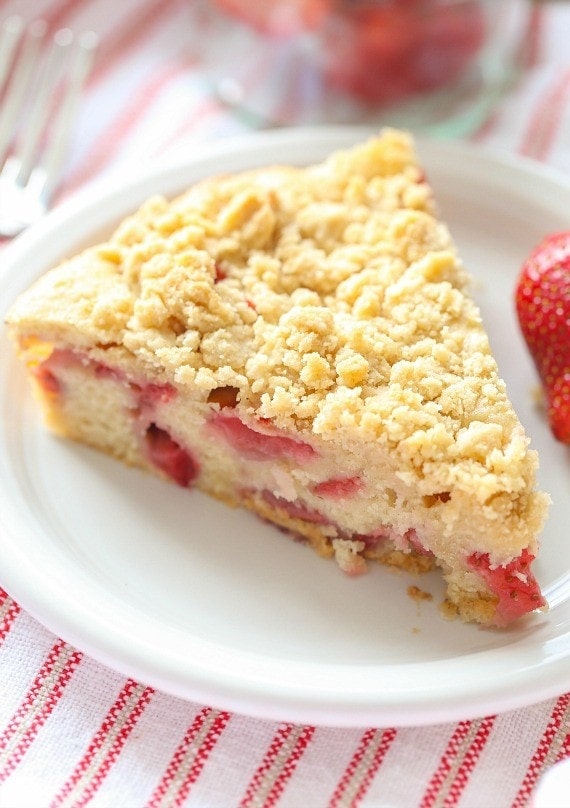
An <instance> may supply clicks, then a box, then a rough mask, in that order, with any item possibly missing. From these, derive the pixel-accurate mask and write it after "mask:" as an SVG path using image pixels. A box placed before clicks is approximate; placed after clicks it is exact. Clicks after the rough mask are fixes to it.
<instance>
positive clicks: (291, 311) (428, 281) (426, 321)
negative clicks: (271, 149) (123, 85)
mask: <svg viewBox="0 0 570 808" xmlns="http://www.w3.org/2000/svg"><path fill="white" fill-rule="evenodd" d="M468 282H469V278H468V275H467V273H466V272H465V270H464V268H463V267H462V265H461V263H460V261H459V259H458V257H457V254H456V251H455V248H454V245H453V243H452V241H451V239H450V236H449V234H448V232H447V230H446V228H445V226H444V225H443V224H442V223H441V222H440V221H438V219H437V216H436V211H435V208H434V203H433V199H432V195H431V191H430V188H429V186H428V185H427V183H426V182H425V181H424V176H423V173H422V171H421V170H420V168H419V167H418V165H417V163H416V158H415V154H414V151H413V147H412V143H411V140H410V138H409V137H408V136H407V135H405V134H403V133H401V132H397V131H393V130H386V131H384V132H383V133H381V134H380V135H379V136H378V137H375V138H372V139H370V140H369V141H368V142H367V143H365V144H363V145H360V146H357V147H354V148H353V149H348V150H346V151H341V152H338V153H335V154H333V155H332V156H331V157H329V158H328V159H327V160H326V161H325V162H324V163H322V164H321V165H318V166H312V167H309V168H293V167H285V166H276V167H272V168H265V169H260V170H256V171H249V172H245V173H241V174H238V175H235V176H225V177H216V178H213V179H211V180H205V181H202V182H200V183H198V184H197V185H195V186H194V187H192V188H191V189H190V190H189V191H188V192H186V193H185V194H184V195H182V196H181V197H179V198H177V199H175V200H174V201H172V202H168V201H167V200H165V199H163V198H158V197H157V198H153V199H151V200H149V201H148V202H147V203H146V204H145V205H143V207H142V208H141V209H140V210H139V211H138V212H137V213H136V214H135V215H133V216H131V217H129V218H128V219H127V220H126V221H125V222H124V223H123V224H122V225H121V226H120V227H119V228H118V230H117V231H116V232H115V234H114V235H113V236H112V237H111V238H110V239H109V241H108V242H107V243H105V244H101V245H99V246H96V247H93V248H90V249H88V250H86V251H85V252H84V253H82V254H81V255H80V256H78V257H76V258H73V259H71V260H69V261H68V262H66V263H64V264H63V265H62V266H60V267H59V268H57V269H56V270H55V271H53V272H52V273H48V274H47V275H46V276H45V277H44V278H42V279H41V280H40V281H39V282H38V284H36V286H35V287H34V288H33V289H32V290H30V291H29V292H28V293H26V294H25V295H24V296H23V297H22V298H21V300H20V301H19V303H18V304H16V307H15V308H14V310H13V311H12V313H11V321H12V322H13V323H15V324H16V323H17V324H19V327H20V328H21V329H26V328H27V329H29V331H30V333H33V332H34V330H35V329H36V327H37V326H38V324H40V325H41V328H42V330H43V332H44V333H45V332H46V329H47V330H48V331H49V329H50V328H51V331H52V333H51V334H48V335H47V336H50V337H52V338H53V339H55V340H57V339H58V338H65V339H68V340H70V341H72V342H73V341H74V340H76V341H77V342H78V344H81V341H82V340H83V341H84V342H85V343H86V344H87V343H89V344H93V343H97V344H98V345H99V346H100V350H101V351H105V352H107V354H108V355H109V356H113V357H114V358H115V361H116V362H117V363H119V364H121V363H123V364H128V361H129V357H132V356H134V357H136V358H137V361H140V360H142V361H143V362H144V363H145V365H146V367H147V368H148V369H149V370H150V372H154V373H156V374H157V375H161V376H165V377H166V378H168V379H169V380H171V381H172V382H173V383H174V384H176V385H178V386H179V387H181V388H186V387H188V389H190V390H191V391H192V394H193V395H200V396H202V397H203V399H204V400H207V398H208V396H209V395H210V394H211V391H212V390H215V389H217V388H220V387H231V388H232V389H235V390H236V391H237V395H236V400H238V401H239V403H240V404H239V406H240V407H241V408H242V409H243V410H247V411H248V412H249V413H250V414H254V415H256V416H258V417H261V418H268V419H272V420H274V421H275V422H276V424H278V425H279V426H282V427H284V428H287V427H294V428H295V429H297V430H299V431H301V432H307V433H311V434H313V435H318V436H320V437H321V438H322V439H323V440H331V439H333V438H334V439H335V440H336V439H340V438H342V436H343V435H344V436H346V439H347V440H348V439H350V440H357V441H358V440H360V441H378V442H379V443H381V444H384V445H386V447H387V449H388V450H389V451H390V452H393V453H395V454H396V455H397V456H399V457H400V461H401V462H400V471H399V472H398V474H399V475H400V477H401V479H402V480H403V481H404V482H406V480H408V481H409V482H410V483H412V481H414V482H415V483H417V481H418V479H421V478H422V477H424V476H426V475H430V484H431V485H436V486H437V490H441V491H445V490H446V489H447V488H448V487H449V486H450V485H457V486H459V487H460V488H461V486H462V483H463V482H465V484H466V485H467V482H466V481H467V480H470V481H472V480H473V479H478V485H479V494H478V496H479V498H480V501H481V504H482V505H483V506H485V504H486V503H487V502H488V501H489V498H491V497H497V496H501V495H502V494H503V493H507V494H512V493H513V492H514V491H516V490H522V489H525V488H527V489H528V488H529V486H530V485H531V478H532V472H533V471H534V466H535V464H536V461H535V458H534V455H533V454H532V453H527V451H526V445H527V440H526V437H525V436H524V434H523V432H522V428H521V427H520V424H519V422H518V419H517V418H516V416H515V414H514V412H513V411H512V408H511V406H510V404H509V402H508V400H507V397H506V393H505V389H504V385H503V383H502V382H501V381H500V379H499V377H498V374H497V367H496V364H495V361H494V359H493V358H492V356H491V354H490V350H489V345H488V341H487V338H486V336H485V333H484V331H483V329H482V328H480V327H479V325H480V316H479V312H478V310H477V308H476V306H475V305H474V303H473V302H472V301H471V300H470V299H469V297H468V296H465V295H464V293H463V292H464V290H465V289H466V287H467V284H468ZM56 300H57V305H55V304H54V301H56ZM490 407H491V408H492V410H493V414H494V415H493V423H488V422H487V421H488V419H487V418H485V413H486V412H487V410H488V409H489V408H490ZM442 461H444V464H443V465H442ZM513 463H518V464H519V465H518V468H520V469H521V472H520V475H519V476H517V475H513V473H512V469H513V468H514V467H516V466H513V465H512V464H513ZM511 499H512V498H509V497H507V498H506V500H505V509H507V510H508V508H510V507H512V502H511ZM499 506H500V502H499ZM493 509H494V512H497V513H498V512H499V511H500V507H499V508H498V509H497V503H496V502H494V503H493ZM520 518H521V519H524V518H525V514H521V515H520Z"/></svg>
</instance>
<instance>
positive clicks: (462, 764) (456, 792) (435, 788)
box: [421, 716, 495, 808]
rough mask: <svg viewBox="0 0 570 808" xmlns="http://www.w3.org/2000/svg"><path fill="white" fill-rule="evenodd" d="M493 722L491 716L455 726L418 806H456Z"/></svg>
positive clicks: (429, 807) (493, 718)
mask: <svg viewBox="0 0 570 808" xmlns="http://www.w3.org/2000/svg"><path fill="white" fill-rule="evenodd" d="M494 723H495V717H494V716H492V717H489V718H485V719H482V720H479V721H461V722H460V723H459V724H458V725H457V728H456V730H455V732H454V733H453V735H452V736H451V738H450V740H449V743H448V745H447V748H446V749H445V752H444V753H443V755H442V757H441V760H440V762H439V765H438V767H437V769H436V771H435V772H434V774H433V776H432V778H431V781H430V783H429V785H428V787H427V789H426V792H425V794H424V797H423V799H422V802H421V808H436V806H446V807H449V808H451V806H454V805H457V802H458V800H459V798H460V796H461V793H462V792H463V789H464V788H465V786H466V785H467V782H468V780H469V777H470V775H471V772H472V771H473V768H474V766H475V764H476V763H477V761H478V759H479V757H480V755H481V752H482V751H483V749H484V747H485V744H486V743H487V741H488V739H489V735H490V733H491V730H492V728H493V724H494Z"/></svg>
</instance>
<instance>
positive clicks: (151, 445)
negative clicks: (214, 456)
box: [145, 424, 199, 488]
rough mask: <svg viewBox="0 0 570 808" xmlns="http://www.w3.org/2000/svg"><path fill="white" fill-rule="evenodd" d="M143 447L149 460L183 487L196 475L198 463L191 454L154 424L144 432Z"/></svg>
mask: <svg viewBox="0 0 570 808" xmlns="http://www.w3.org/2000/svg"><path fill="white" fill-rule="evenodd" d="M145 447H146V452H147V456H148V459H149V460H150V462H151V463H152V464H153V465H155V466H156V467H157V468H159V469H160V470H161V471H163V472H164V473H165V474H167V475H168V476H169V477H170V478H171V479H172V480H174V482H176V483H178V485H181V486H182V487H183V488H188V487H189V486H190V485H191V484H192V483H193V482H194V480H195V479H196V477H197V476H198V471H199V469H198V464H197V463H196V461H195V460H194V458H193V457H192V456H191V454H190V453H189V452H188V451H187V450H186V449H183V448H182V446H180V444H179V443H177V442H176V441H175V440H174V438H172V437H171V436H170V435H169V434H168V432H166V431H165V430H164V429H161V428H160V427H158V426H157V425H156V424H150V426H149V427H148V428H147V430H146V432H145Z"/></svg>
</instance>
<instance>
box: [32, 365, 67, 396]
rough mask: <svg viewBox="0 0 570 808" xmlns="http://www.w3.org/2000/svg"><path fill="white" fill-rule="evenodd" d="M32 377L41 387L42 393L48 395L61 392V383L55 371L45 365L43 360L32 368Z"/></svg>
mask: <svg viewBox="0 0 570 808" xmlns="http://www.w3.org/2000/svg"><path fill="white" fill-rule="evenodd" d="M33 373H34V378H35V379H36V381H37V383H38V384H39V385H40V387H41V388H42V389H43V391H44V393H48V394H49V395H57V394H58V393H60V392H61V384H60V383H59V380H58V378H57V376H56V375H55V373H54V372H53V371H52V370H50V369H49V367H47V366H46V363H45V362H42V363H41V365H38V367H37V368H34V371H33Z"/></svg>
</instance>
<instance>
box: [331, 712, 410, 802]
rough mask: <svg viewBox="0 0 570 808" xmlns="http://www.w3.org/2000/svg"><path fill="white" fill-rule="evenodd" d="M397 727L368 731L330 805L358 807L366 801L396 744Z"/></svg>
mask: <svg viewBox="0 0 570 808" xmlns="http://www.w3.org/2000/svg"><path fill="white" fill-rule="evenodd" d="M396 735H397V730H396V729H394V728H393V727H392V728H390V729H385V730H379V729H369V730H367V731H366V732H365V733H364V735H363V736H362V738H361V740H360V744H359V745H358V748H357V750H356V752H355V753H354V755H353V756H352V759H351V761H350V763H349V764H348V766H347V768H346V770H345V772H344V774H343V776H342V777H341V779H340V781H339V783H338V785H337V787H336V789H335V791H334V793H333V795H332V797H331V800H330V804H329V808H357V806H359V805H362V804H363V800H364V798H365V796H366V793H367V791H368V789H369V788H370V784H371V783H372V781H373V779H374V776H375V774H376V772H377V771H378V769H379V768H380V765H381V764H382V761H383V760H384V758H385V756H386V753H387V752H388V750H389V749H390V747H391V746H392V743H393V742H394V740H395V738H396Z"/></svg>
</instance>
